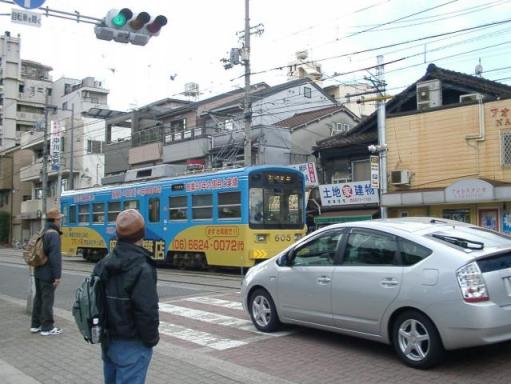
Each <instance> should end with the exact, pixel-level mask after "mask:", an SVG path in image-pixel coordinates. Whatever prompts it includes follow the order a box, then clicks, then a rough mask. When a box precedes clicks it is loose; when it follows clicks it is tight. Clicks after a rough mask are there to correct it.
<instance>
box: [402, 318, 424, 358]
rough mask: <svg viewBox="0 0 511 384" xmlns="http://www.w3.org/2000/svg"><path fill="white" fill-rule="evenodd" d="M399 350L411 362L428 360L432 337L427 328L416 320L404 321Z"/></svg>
mask: <svg viewBox="0 0 511 384" xmlns="http://www.w3.org/2000/svg"><path fill="white" fill-rule="evenodd" d="M398 340H399V348H400V349H401V352H402V353H403V354H404V355H405V356H406V357H407V358H408V359H410V360H413V361H421V360H423V359H425V358H426V356H427V355H428V352H429V348H430V337H429V334H428V331H427V330H426V327H425V326H424V325H423V324H422V323H421V322H419V321H417V320H415V319H409V320H406V321H404V322H403V323H402V324H401V326H400V327H399V335H398Z"/></svg>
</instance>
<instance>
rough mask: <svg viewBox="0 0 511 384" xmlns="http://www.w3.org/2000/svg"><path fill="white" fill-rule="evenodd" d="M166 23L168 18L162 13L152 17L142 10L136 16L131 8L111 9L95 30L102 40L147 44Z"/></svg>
mask: <svg viewBox="0 0 511 384" xmlns="http://www.w3.org/2000/svg"><path fill="white" fill-rule="evenodd" d="M166 24H167V18H166V17H165V16H162V15H159V16H156V17H155V18H154V19H151V16H150V15H149V13H147V12H140V13H138V14H137V15H136V16H135V15H134V14H133V12H132V11H131V10H130V9H129V8H123V9H121V10H118V9H111V10H110V11H108V13H107V15H106V17H105V18H104V19H103V21H102V22H101V23H100V24H98V25H96V26H95V27H94V32H95V33H96V37H97V38H98V39H101V40H107V41H110V40H114V41H117V42H118V43H131V44H134V45H146V44H147V42H148V41H149V39H150V38H151V37H152V36H157V35H158V34H159V32H160V29H161V28H162V27H163V26H164V25H166Z"/></svg>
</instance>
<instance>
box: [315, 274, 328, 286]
mask: <svg viewBox="0 0 511 384" xmlns="http://www.w3.org/2000/svg"><path fill="white" fill-rule="evenodd" d="M316 281H317V283H318V284H320V285H325V284H328V283H330V278H329V277H328V276H321V277H318V278H317V280H316Z"/></svg>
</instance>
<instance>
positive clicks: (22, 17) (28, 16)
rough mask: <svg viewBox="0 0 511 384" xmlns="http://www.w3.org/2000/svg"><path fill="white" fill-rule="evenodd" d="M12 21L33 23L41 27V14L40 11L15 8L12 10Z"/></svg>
mask: <svg viewBox="0 0 511 384" xmlns="http://www.w3.org/2000/svg"><path fill="white" fill-rule="evenodd" d="M11 21H12V22H13V23H18V24H25V25H31V26H32V27H40V26H41V15H40V14H39V13H35V12H30V11H23V10H21V9H14V8H13V9H12V12H11Z"/></svg>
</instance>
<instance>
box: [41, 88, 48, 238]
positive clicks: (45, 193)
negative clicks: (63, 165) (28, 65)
mask: <svg viewBox="0 0 511 384" xmlns="http://www.w3.org/2000/svg"><path fill="white" fill-rule="evenodd" d="M48 107H49V106H48V88H46V96H45V101H44V134H43V169H42V189H43V190H42V199H43V201H42V204H41V210H42V212H41V227H42V228H44V227H45V226H46V211H47V201H46V198H47V196H48V126H49V123H48Z"/></svg>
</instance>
